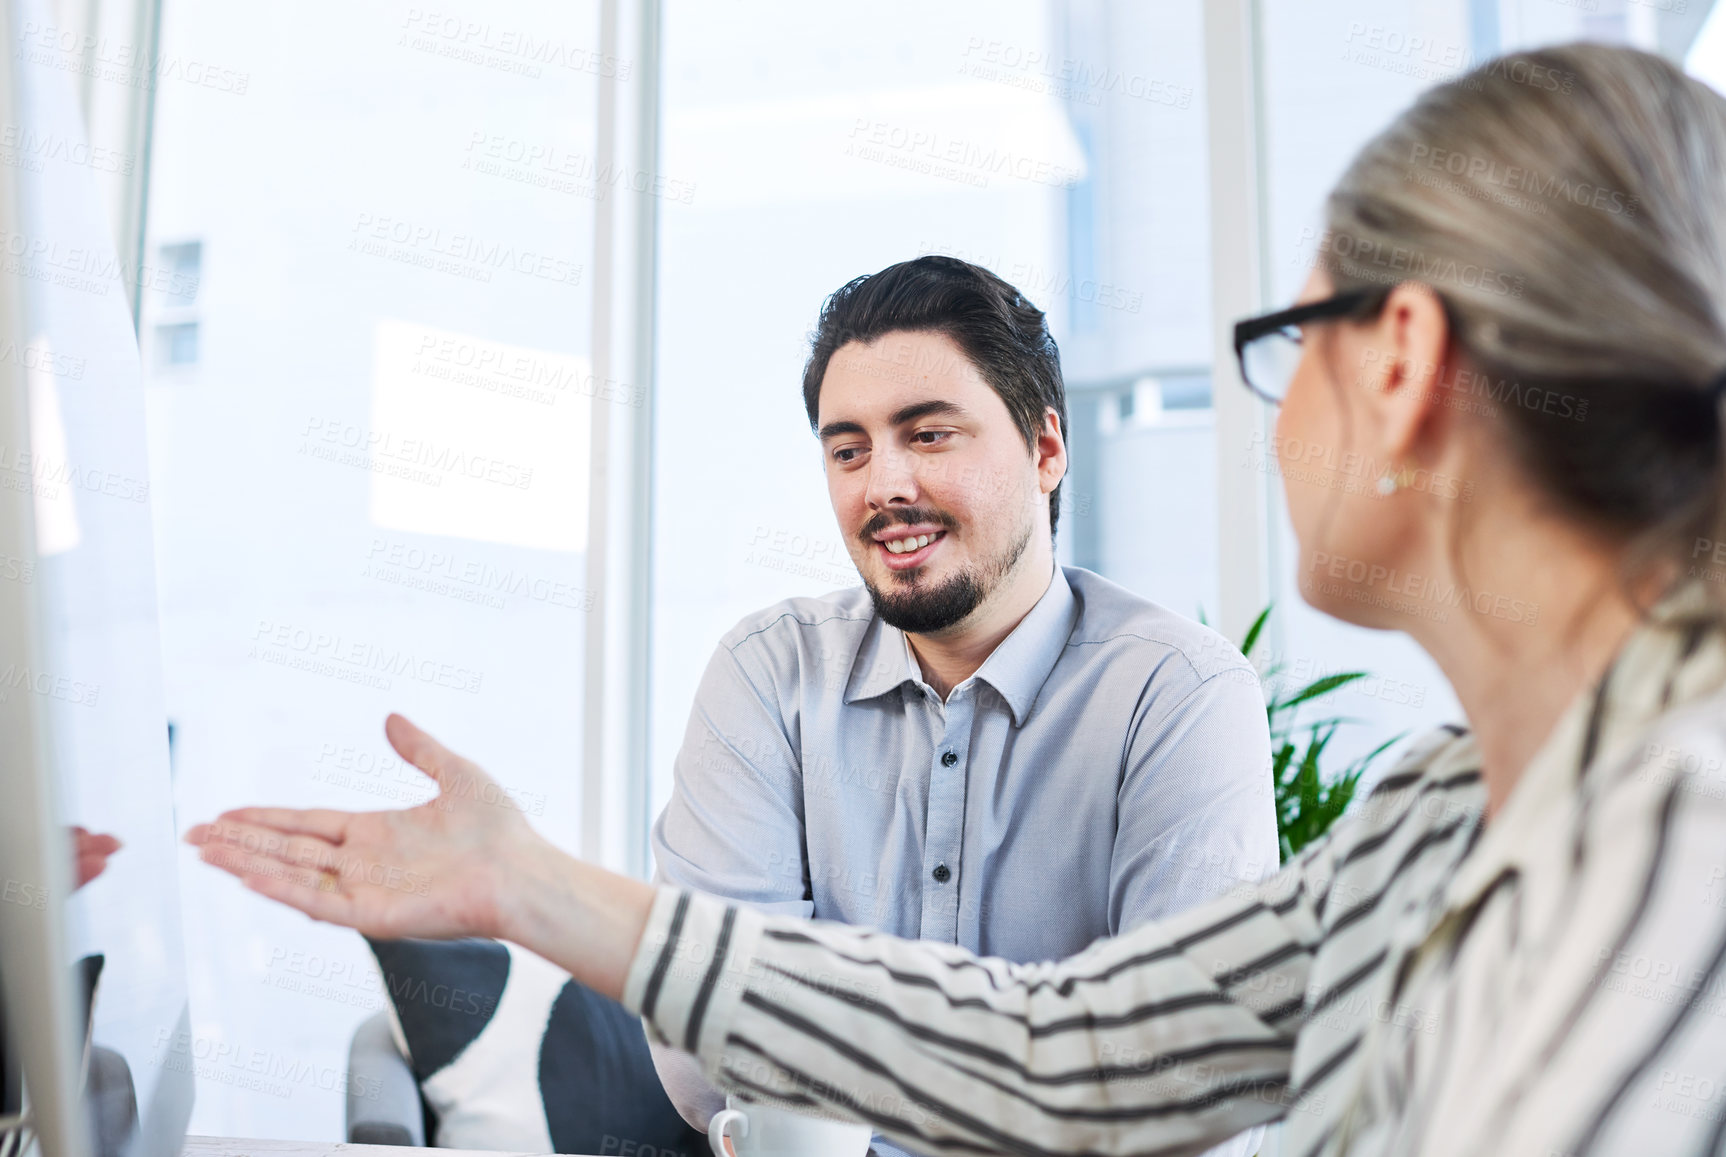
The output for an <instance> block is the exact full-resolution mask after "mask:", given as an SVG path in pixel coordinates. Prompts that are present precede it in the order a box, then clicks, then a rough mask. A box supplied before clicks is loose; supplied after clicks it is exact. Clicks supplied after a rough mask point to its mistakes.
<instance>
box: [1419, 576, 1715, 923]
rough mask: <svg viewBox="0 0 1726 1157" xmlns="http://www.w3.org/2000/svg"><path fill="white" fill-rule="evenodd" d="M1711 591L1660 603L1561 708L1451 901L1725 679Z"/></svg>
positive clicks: (1686, 592)
mask: <svg viewBox="0 0 1726 1157" xmlns="http://www.w3.org/2000/svg"><path fill="white" fill-rule="evenodd" d="M1707 598H1708V596H1707V593H1706V591H1705V590H1704V589H1703V588H1701V587H1700V585H1699V584H1692V585H1690V586H1688V587H1685V588H1684V589H1681V590H1679V591H1677V592H1675V593H1674V594H1672V595H1671V596H1670V597H1668V598H1667V599H1666V600H1664V601H1663V602H1661V603H1660V604H1659V605H1658V606H1656V607H1655V608H1654V609H1653V611H1652V612H1651V613H1650V615H1649V620H1648V622H1646V623H1645V624H1643V625H1642V626H1640V627H1638V628H1637V629H1636V630H1635V631H1634V632H1632V633H1631V635H1630V637H1629V638H1628V639H1626V640H1625V642H1624V645H1623V646H1622V647H1621V648H1620V649H1619V652H1618V654H1617V656H1616V657H1615V658H1614V659H1613V661H1612V664H1611V666H1610V667H1609V668H1608V669H1607V672H1606V675H1605V676H1604V677H1603V679H1602V680H1601V682H1599V683H1597V684H1595V685H1594V686H1591V687H1587V688H1584V689H1583V691H1582V692H1581V693H1580V694H1578V695H1577V697H1576V698H1575V700H1574V701H1572V703H1571V704H1570V706H1569V707H1568V708H1566V709H1565V712H1564V714H1563V715H1562V716H1560V717H1559V720H1558V723H1557V724H1556V725H1555V726H1554V727H1553V729H1552V734H1551V735H1550V736H1548V737H1547V740H1546V742H1545V743H1544V744H1543V745H1542V746H1541V748H1540V750H1539V751H1538V752H1536V753H1535V755H1534V758H1533V759H1531V760H1530V761H1529V763H1528V766H1527V767H1526V768H1524V769H1523V772H1522V775H1521V776H1520V777H1519V778H1518V779H1517V781H1516V786H1515V787H1514V788H1513V789H1512V790H1511V793H1510V795H1509V797H1508V798H1507V799H1506V800H1505V801H1504V806H1503V808H1501V809H1500V810H1499V813H1498V814H1497V815H1496V816H1494V817H1493V818H1492V820H1491V821H1490V822H1488V823H1487V825H1486V829H1485V831H1484V832H1483V833H1482V835H1481V838H1480V842H1479V846H1478V847H1476V848H1475V849H1474V852H1473V854H1472V855H1470V856H1468V857H1467V858H1466V859H1465V860H1464V861H1463V862H1462V864H1461V865H1460V867H1459V869H1458V871H1457V873H1456V875H1455V876H1453V877H1452V878H1451V880H1450V883H1449V886H1448V887H1447V888H1446V900H1447V902H1448V906H1450V907H1451V908H1453V909H1454V908H1458V907H1461V906H1465V905H1467V904H1470V903H1472V902H1474V901H1475V900H1476V899H1478V898H1479V897H1480V896H1481V895H1482V894H1483V893H1484V892H1485V891H1486V890H1487V889H1488V888H1489V887H1491V886H1492V884H1493V882H1494V881H1495V880H1496V879H1498V877H1499V876H1501V875H1502V874H1503V872H1504V871H1505V870H1506V869H1509V868H1518V869H1524V868H1526V867H1527V865H1528V863H1529V862H1531V860H1532V859H1533V858H1534V857H1536V856H1537V855H1538V846H1539V844H1540V842H1541V840H1543V839H1544V838H1546V836H1545V835H1543V834H1542V833H1543V831H1544V830H1545V829H1546V828H1547V825H1548V824H1549V823H1550V821H1551V817H1552V815H1553V811H1554V809H1557V808H1563V809H1566V811H1568V809H1569V808H1571V807H1572V806H1573V805H1574V803H1575V801H1576V800H1577V799H1578V798H1579V797H1580V796H1581V794H1582V793H1583V792H1585V791H1588V790H1590V787H1589V781H1590V780H1592V779H1594V778H1595V775H1596V773H1597V772H1598V770H1599V769H1601V768H1604V767H1608V766H1611V765H1614V764H1616V763H1618V762H1619V761H1621V760H1622V759H1623V758H1624V757H1625V756H1626V755H1627V754H1629V753H1630V752H1631V751H1633V750H1634V749H1635V747H1636V743H1637V742H1638V741H1639V740H1640V739H1641V738H1642V736H1643V734H1644V732H1645V731H1646V729H1647V727H1648V725H1649V724H1651V723H1652V722H1653V721H1654V720H1656V719H1657V718H1658V717H1659V716H1661V715H1663V714H1665V713H1666V712H1667V711H1669V710H1673V709H1676V708H1678V707H1682V706H1684V705H1685V704H1687V703H1691V702H1694V701H1695V700H1698V699H1701V698H1703V697H1704V696H1705V695H1707V694H1709V693H1710V692H1712V691H1715V690H1717V689H1719V687H1720V686H1721V684H1722V683H1723V682H1726V640H1722V638H1721V634H1720V632H1719V631H1718V630H1715V629H1712V628H1711V626H1710V625H1709V623H1708V622H1707V620H1706V618H1705V617H1704V614H1703V612H1704V610H1705V608H1706V606H1707ZM1585 764H1586V766H1584V765H1585Z"/></svg>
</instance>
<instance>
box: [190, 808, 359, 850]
mask: <svg viewBox="0 0 1726 1157" xmlns="http://www.w3.org/2000/svg"><path fill="white" fill-rule="evenodd" d="M353 818H354V813H352V812H343V811H336V810H334V809H332V808H291V807H241V808H234V809H233V810H232V811H225V812H223V813H222V814H221V815H219V816H217V817H216V822H217V823H221V822H223V821H224V820H227V821H231V822H234V823H240V824H247V825H249V826H252V827H259V828H273V829H275V830H276V831H279V832H281V833H283V834H284V835H307V836H316V837H317V838H318V839H320V840H327V841H328V842H330V843H332V844H339V843H341V842H342V840H343V839H344V838H345V836H346V835H347V830H348V824H349V823H351V822H352V821H353Z"/></svg>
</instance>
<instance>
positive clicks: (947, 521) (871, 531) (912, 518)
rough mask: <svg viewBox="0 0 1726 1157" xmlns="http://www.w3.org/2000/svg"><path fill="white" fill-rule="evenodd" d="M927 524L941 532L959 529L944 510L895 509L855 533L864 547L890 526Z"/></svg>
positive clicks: (873, 519)
mask: <svg viewBox="0 0 1726 1157" xmlns="http://www.w3.org/2000/svg"><path fill="white" fill-rule="evenodd" d="M928 523H933V524H934V525H936V526H939V527H940V528H941V529H943V530H957V529H959V520H958V519H957V518H954V517H953V516H952V515H951V514H948V513H947V512H946V511H944V510H932V509H918V508H913V507H896V508H895V509H893V510H891V511H888V510H883V511H881V512H880V513H879V514H877V515H875V516H874V517H873V518H871V519H870V520H869V521H868V522H865V523H864V524H863V529H862V530H859V531H858V532H857V537H858V538H860V539H862V540H863V542H864V545H866V546H873V545H874V544H875V536H876V535H877V534H880V533H881V532H882V531H883V530H886V529H887V528H888V527H890V526H919V525H923V524H928Z"/></svg>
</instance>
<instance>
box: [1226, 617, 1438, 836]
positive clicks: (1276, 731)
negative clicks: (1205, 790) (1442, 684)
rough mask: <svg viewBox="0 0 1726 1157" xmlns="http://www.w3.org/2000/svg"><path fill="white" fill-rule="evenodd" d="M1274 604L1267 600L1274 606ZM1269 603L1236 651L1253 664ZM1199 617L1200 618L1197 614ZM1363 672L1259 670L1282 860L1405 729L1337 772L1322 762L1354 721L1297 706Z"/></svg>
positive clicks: (1333, 817) (1314, 702)
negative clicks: (1298, 679) (1289, 676)
mask: <svg viewBox="0 0 1726 1157" xmlns="http://www.w3.org/2000/svg"><path fill="white" fill-rule="evenodd" d="M1274 605H1275V604H1274V603H1273V604H1271V606H1274ZM1271 606H1267V607H1265V609H1264V610H1263V611H1260V612H1259V617H1258V618H1256V619H1254V620H1253V625H1252V626H1251V627H1250V628H1248V630H1247V633H1246V637H1245V638H1243V639H1242V640H1241V644H1240V648H1241V654H1242V655H1245V656H1246V658H1247V661H1248V662H1250V663H1252V664H1253V665H1254V666H1255V667H1258V663H1257V661H1256V660H1254V658H1253V649H1254V648H1255V647H1257V646H1258V643H1259V639H1260V636H1261V635H1262V634H1263V633H1264V627H1265V623H1266V622H1267V621H1268V620H1269V619H1270V615H1271ZM1200 619H1201V621H1202V620H1203V616H1202V615H1201V616H1200ZM1366 676H1367V673H1366V672H1365V671H1340V672H1337V673H1336V674H1332V675H1325V676H1322V677H1320V678H1318V679H1314V680H1313V681H1312V682H1310V683H1307V684H1306V685H1305V686H1301V687H1294V686H1290V685H1288V683H1287V680H1285V679H1284V678H1283V664H1282V662H1280V661H1272V662H1271V663H1269V664H1268V665H1266V666H1264V667H1261V668H1259V679H1260V681H1261V682H1262V683H1263V684H1264V689H1265V717H1266V720H1267V722H1268V723H1269V725H1270V733H1271V779H1272V783H1273V784H1274V786H1275V790H1276V807H1277V841H1278V843H1279V844H1281V845H1282V859H1283V862H1284V863H1287V862H1288V860H1289V857H1291V856H1293V855H1294V854H1295V853H1296V852H1298V851H1300V850H1301V849H1302V848H1304V847H1306V846H1307V845H1308V844H1310V843H1312V842H1313V841H1314V840H1316V839H1318V838H1319V837H1320V836H1322V835H1324V834H1325V832H1327V831H1329V830H1330V826H1331V825H1332V824H1334V823H1335V822H1336V821H1337V820H1338V819H1339V818H1340V817H1341V816H1342V814H1343V812H1345V811H1347V810H1348V805H1349V803H1350V801H1352V800H1353V799H1354V792H1355V787H1356V786H1357V785H1358V784H1359V783H1360V778H1361V776H1362V775H1363V774H1364V773H1365V772H1366V771H1367V769H1368V768H1370V767H1371V766H1372V763H1373V761H1374V760H1376V759H1377V758H1378V757H1379V756H1380V755H1382V754H1384V752H1385V749H1386V748H1388V747H1390V746H1391V745H1392V744H1394V743H1395V742H1396V741H1397V740H1399V739H1401V738H1402V737H1403V735H1405V734H1407V733H1406V732H1399V733H1398V734H1396V735H1393V736H1391V737H1390V738H1389V739H1387V740H1385V741H1384V742H1383V743H1381V744H1379V745H1378V746H1377V747H1375V748H1373V749H1372V750H1371V751H1369V752H1367V753H1366V754H1365V755H1363V756H1361V757H1360V758H1358V759H1356V760H1354V761H1353V762H1351V763H1349V764H1348V765H1347V766H1345V767H1343V768H1341V769H1340V770H1337V771H1330V770H1328V769H1327V768H1326V767H1325V766H1324V764H1323V760H1324V754H1325V749H1326V748H1327V747H1329V746H1330V741H1331V739H1332V738H1334V737H1335V735H1336V733H1337V729H1338V728H1339V727H1342V726H1344V725H1345V724H1353V723H1359V722H1360V721H1359V720H1357V719H1349V718H1347V717H1344V716H1340V715H1326V716H1324V717H1323V718H1319V719H1307V720H1303V719H1301V718H1300V716H1301V709H1302V708H1308V709H1309V710H1310V709H1312V708H1315V707H1317V706H1318V705H1319V701H1320V700H1322V699H1324V698H1326V697H1327V696H1329V695H1332V694H1334V693H1335V692H1337V691H1340V690H1341V689H1342V688H1344V687H1346V686H1348V685H1349V684H1350V683H1353V682H1356V681H1357V680H1360V679H1364V678H1366Z"/></svg>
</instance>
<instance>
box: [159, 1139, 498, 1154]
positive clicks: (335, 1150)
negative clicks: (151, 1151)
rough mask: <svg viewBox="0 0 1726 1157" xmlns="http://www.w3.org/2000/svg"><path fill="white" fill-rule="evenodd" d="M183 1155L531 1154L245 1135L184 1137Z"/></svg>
mask: <svg viewBox="0 0 1726 1157" xmlns="http://www.w3.org/2000/svg"><path fill="white" fill-rule="evenodd" d="M181 1152H182V1155H183V1157H408V1155H409V1154H415V1153H436V1154H437V1155H438V1157H531V1155H529V1154H520V1153H495V1152H492V1151H490V1150H485V1149H412V1148H409V1147H407V1146H403V1145H349V1144H346V1143H344V1142H341V1141H263V1140H252V1139H249V1138H245V1137H187V1138H186V1147H185V1148H184V1149H183V1150H182V1151H181Z"/></svg>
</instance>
